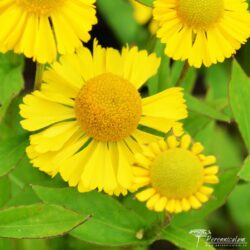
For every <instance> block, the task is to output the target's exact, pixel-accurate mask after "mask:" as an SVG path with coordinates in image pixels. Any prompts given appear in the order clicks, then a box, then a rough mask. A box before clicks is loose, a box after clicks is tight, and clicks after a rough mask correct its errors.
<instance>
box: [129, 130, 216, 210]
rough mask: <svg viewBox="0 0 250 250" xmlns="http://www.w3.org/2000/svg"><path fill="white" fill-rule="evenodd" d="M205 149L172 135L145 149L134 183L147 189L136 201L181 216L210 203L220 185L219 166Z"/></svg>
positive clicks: (137, 195)
mask: <svg viewBox="0 0 250 250" xmlns="http://www.w3.org/2000/svg"><path fill="white" fill-rule="evenodd" d="M202 151H203V146H202V145H201V144H200V143H192V142H191V137H190V136H189V135H187V134H184V135H183V136H181V137H176V136H174V135H171V136H169V137H167V139H166V140H165V141H164V140H160V141H158V142H153V143H151V144H149V145H148V146H145V148H144V150H143V151H142V153H138V154H136V155H135V159H136V162H135V164H134V166H133V173H134V178H133V182H134V185H135V186H136V187H137V188H140V187H144V188H143V190H141V191H140V192H139V193H137V194H136V198H137V199H138V200H139V201H141V202H146V206H147V207H148V208H149V209H151V210H154V211H156V212H162V211H164V210H165V211H167V212H170V213H180V212H182V211H188V210H190V209H191V208H194V209H198V208H200V207H201V206H202V203H204V202H207V201H208V199H209V197H210V196H211V194H212V192H213V189H212V188H211V187H209V186H207V184H216V183H218V181H219V179H218V177H217V173H218V166H216V165H215V163H216V158H215V157H214V156H204V155H203V154H202Z"/></svg>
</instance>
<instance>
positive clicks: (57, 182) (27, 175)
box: [10, 155, 68, 188]
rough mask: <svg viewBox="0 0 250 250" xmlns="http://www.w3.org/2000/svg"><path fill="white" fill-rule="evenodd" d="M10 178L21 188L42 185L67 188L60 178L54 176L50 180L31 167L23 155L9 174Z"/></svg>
mask: <svg viewBox="0 0 250 250" xmlns="http://www.w3.org/2000/svg"><path fill="white" fill-rule="evenodd" d="M10 178H11V180H12V181H13V182H16V183H17V184H18V185H19V186H20V187H21V188H24V186H26V185H31V184H32V185H42V186H47V187H66V186H68V185H67V183H66V182H65V181H63V180H62V179H61V177H60V176H58V175H57V176H55V177H54V178H51V177H50V176H48V175H47V174H45V173H43V172H41V171H39V169H38V168H35V167H33V166H32V165H31V163H30V161H29V159H28V157H27V156H26V155H24V157H23V158H22V159H21V161H20V162H19V163H18V167H17V168H15V169H14V170H13V171H12V172H11V174H10Z"/></svg>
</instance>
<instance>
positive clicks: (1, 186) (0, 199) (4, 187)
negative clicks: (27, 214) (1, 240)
mask: <svg viewBox="0 0 250 250" xmlns="http://www.w3.org/2000/svg"><path fill="white" fill-rule="evenodd" d="M10 198H11V189H10V181H9V178H8V176H5V177H2V178H0V207H3V206H4V204H5V203H6V202H7V201H8V200H9V199H10ZM0 249H1V248H0Z"/></svg>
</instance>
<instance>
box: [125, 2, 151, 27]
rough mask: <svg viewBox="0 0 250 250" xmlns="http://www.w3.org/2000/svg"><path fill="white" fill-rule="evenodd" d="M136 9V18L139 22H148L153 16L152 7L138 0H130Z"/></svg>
mask: <svg viewBox="0 0 250 250" xmlns="http://www.w3.org/2000/svg"><path fill="white" fill-rule="evenodd" d="M129 2H130V3H131V5H132V7H133V9H134V18H135V20H136V21H137V22H138V23H139V24H146V23H147V22H148V21H149V20H150V19H151V18H152V8H150V7H148V6H146V5H143V4H141V3H139V2H137V1H136V0H129Z"/></svg>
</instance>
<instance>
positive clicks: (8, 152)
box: [0, 135, 28, 177]
mask: <svg viewBox="0 0 250 250" xmlns="http://www.w3.org/2000/svg"><path fill="white" fill-rule="evenodd" d="M27 145H28V139H27V136H26V135H24V136H18V137H13V138H9V139H6V140H4V141H2V142H1V143H0V159H1V161H0V177H1V176H4V175H6V174H8V173H9V172H10V171H11V170H12V169H13V168H15V166H16V165H17V164H18V162H19V161H20V160H21V159H22V157H23V156H24V155H25V148H26V146H27Z"/></svg>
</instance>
